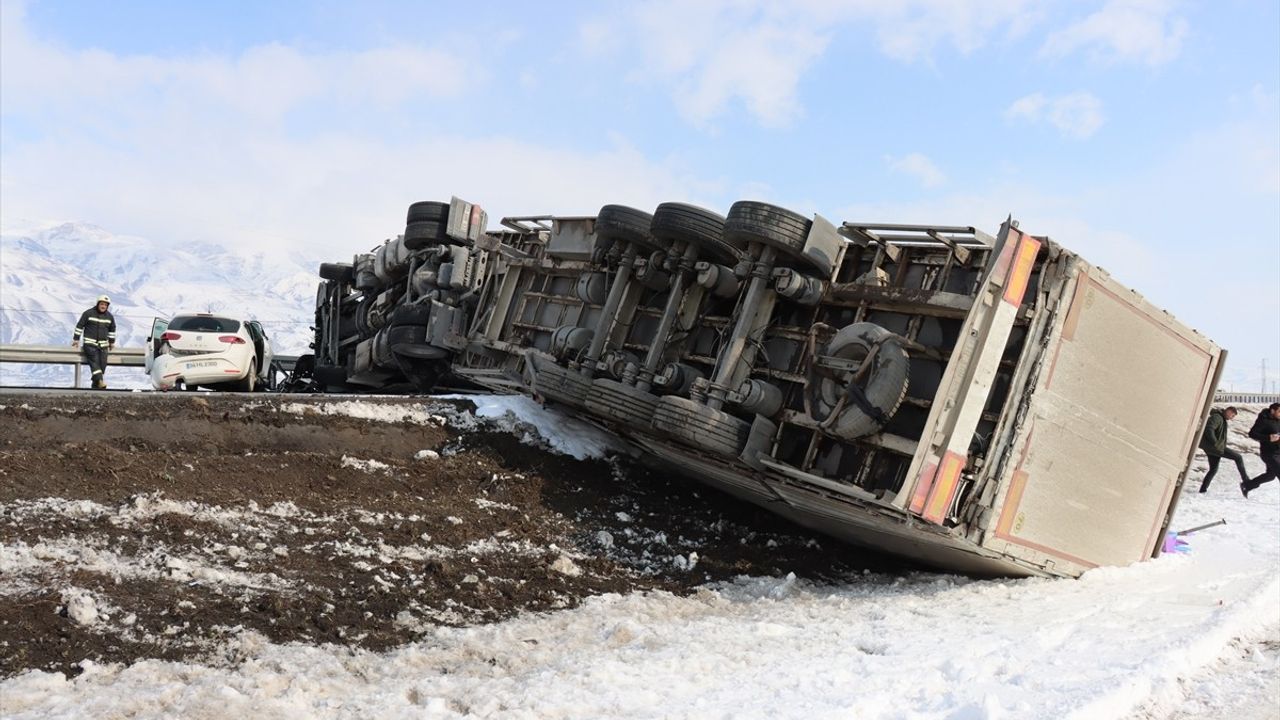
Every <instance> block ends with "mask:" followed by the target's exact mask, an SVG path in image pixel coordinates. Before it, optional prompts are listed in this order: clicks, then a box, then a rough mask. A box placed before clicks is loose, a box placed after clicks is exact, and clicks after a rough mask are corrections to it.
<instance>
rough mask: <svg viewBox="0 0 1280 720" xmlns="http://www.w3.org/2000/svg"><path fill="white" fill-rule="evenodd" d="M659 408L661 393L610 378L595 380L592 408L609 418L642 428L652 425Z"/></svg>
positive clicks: (601, 416)
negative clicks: (656, 393) (658, 394)
mask: <svg viewBox="0 0 1280 720" xmlns="http://www.w3.org/2000/svg"><path fill="white" fill-rule="evenodd" d="M657 408H658V396H657V395H654V394H653V393H648V392H645V391H643V390H640V389H638V388H636V387H633V386H631V385H623V384H622V383H620V382H618V381H617V380H609V379H608V378H600V379H598V380H596V381H595V382H593V383H591V394H590V395H588V396H587V410H588V411H590V412H593V413H595V414H596V415H597V416H599V417H600V418H602V419H604V420H606V421H608V422H611V423H616V424H618V425H623V426H625V427H629V428H635V429H638V430H649V429H650V427H651V425H652V423H653V413H654V411H655V410H657Z"/></svg>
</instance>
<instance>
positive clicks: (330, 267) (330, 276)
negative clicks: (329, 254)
mask: <svg viewBox="0 0 1280 720" xmlns="http://www.w3.org/2000/svg"><path fill="white" fill-rule="evenodd" d="M320 277H321V278H324V279H325V280H337V281H338V282H344V283H349V282H351V281H352V280H354V279H355V271H354V270H352V269H351V264H350V263H320Z"/></svg>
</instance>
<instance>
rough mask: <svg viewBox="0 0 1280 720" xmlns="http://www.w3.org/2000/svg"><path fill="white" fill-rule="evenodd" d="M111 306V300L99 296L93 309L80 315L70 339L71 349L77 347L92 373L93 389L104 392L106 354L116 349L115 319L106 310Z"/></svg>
mask: <svg viewBox="0 0 1280 720" xmlns="http://www.w3.org/2000/svg"><path fill="white" fill-rule="evenodd" d="M110 306H111V298H109V297H107V296H106V295H99V296H98V302H97V304H96V305H94V306H93V307H91V308H89V309H88V310H85V311H84V312H83V313H80V322H78V323H76V333H75V335H74V336H73V337H72V338H71V347H78V346H79V345H80V343H84V347H82V348H81V349H80V354H81V355H82V356H83V357H84V360H85V362H87V363H89V370H90V371H91V372H92V373H93V388H94V389H95V390H106V389H107V382H106V378H105V377H104V373H105V372H106V370H107V353H108V352H109V351H111V350H114V349H115V347H116V319H115V317H114V316H112V314H111V312H110V311H109V310H107V308H108V307H110Z"/></svg>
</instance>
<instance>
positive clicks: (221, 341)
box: [143, 313, 273, 392]
mask: <svg viewBox="0 0 1280 720" xmlns="http://www.w3.org/2000/svg"><path fill="white" fill-rule="evenodd" d="M272 357H273V353H272V351H271V342H270V340H269V339H268V338H267V333H266V332H265V331H264V330H263V329H262V324H261V323H259V322H258V321H256V320H244V321H242V320H236V319H234V318H229V317H224V316H221V315H214V314H212V313H180V314H178V315H175V316H174V317H173V319H172V320H163V319H161V318H156V319H155V320H154V321H152V323H151V340H150V342H148V343H147V347H146V352H145V354H144V357H143V365H144V366H145V367H146V370H147V372H148V373H149V374H150V375H151V385H152V386H153V387H155V389H157V390H172V389H174V388H175V387H182V388H185V389H187V390H195V389H196V388H197V387H206V388H209V389H211V390H240V391H243V392H253V391H254V390H256V389H257V388H258V387H260V386H261V385H264V384H266V383H267V382H268V380H269V378H270V372H271V360H272Z"/></svg>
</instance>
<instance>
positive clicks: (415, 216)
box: [404, 200, 449, 225]
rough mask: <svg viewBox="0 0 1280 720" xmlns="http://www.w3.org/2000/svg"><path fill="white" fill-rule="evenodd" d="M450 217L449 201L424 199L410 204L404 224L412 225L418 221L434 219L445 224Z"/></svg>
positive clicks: (433, 220)
mask: <svg viewBox="0 0 1280 720" xmlns="http://www.w3.org/2000/svg"><path fill="white" fill-rule="evenodd" d="M448 219H449V203H444V202H436V201H434V200H423V201H421V202H416V203H414V204H412V205H410V206H409V212H408V213H407V214H406V215H405V218H404V224H405V225H412V224H414V223H417V222H424V221H432V222H438V223H440V224H441V225H443V224H444V223H445V220H448Z"/></svg>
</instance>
